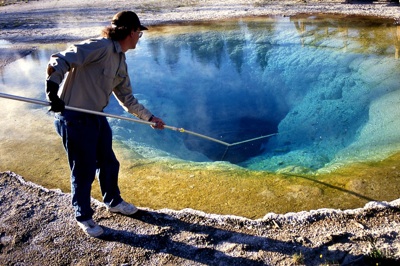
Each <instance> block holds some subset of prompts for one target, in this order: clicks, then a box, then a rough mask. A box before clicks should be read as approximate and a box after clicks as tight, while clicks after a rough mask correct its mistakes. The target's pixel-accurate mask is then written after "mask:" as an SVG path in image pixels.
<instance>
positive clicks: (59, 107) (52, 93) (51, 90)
mask: <svg viewBox="0 0 400 266" xmlns="http://www.w3.org/2000/svg"><path fill="white" fill-rule="evenodd" d="M58 88H59V86H58V84H57V83H55V82H53V81H50V80H47V81H46V95H47V100H48V101H49V102H50V109H49V111H53V112H55V113H57V112H62V111H64V110H65V103H64V101H63V100H61V99H60V97H58V95H57V93H58Z"/></svg>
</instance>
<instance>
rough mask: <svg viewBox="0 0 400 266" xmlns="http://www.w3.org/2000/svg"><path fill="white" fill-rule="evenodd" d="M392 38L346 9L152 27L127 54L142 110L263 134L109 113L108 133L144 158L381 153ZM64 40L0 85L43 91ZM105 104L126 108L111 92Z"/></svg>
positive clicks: (395, 125) (388, 122)
mask: <svg viewBox="0 0 400 266" xmlns="http://www.w3.org/2000/svg"><path fill="white" fill-rule="evenodd" d="M398 38H399V37H398V33H397V26H395V25H393V24H392V23H391V22H390V21H377V20H376V21H372V20H367V19H355V18H354V19H349V18H346V19H343V18H319V17H297V18H288V17H280V18H257V19H249V20H247V19H241V20H235V21H225V22H218V23H212V24H196V25H167V26H163V27H152V28H151V30H150V31H149V32H145V34H144V36H143V38H142V39H141V40H140V43H139V45H138V47H137V49H136V50H134V51H130V52H128V53H127V62H128V67H129V70H130V75H131V79H132V85H133V87H134V93H135V96H136V97H137V98H138V99H139V100H140V101H141V102H142V103H143V104H144V105H145V106H146V107H147V108H148V109H150V110H151V111H152V112H153V113H154V114H155V115H156V116H159V117H161V118H163V119H164V121H165V122H166V123H167V124H168V125H171V126H177V127H183V128H185V129H188V130H191V131H195V132H198V133H200V134H204V135H207V136H210V137H212V138H216V139H220V140H222V141H225V142H228V143H235V142H240V141H244V140H248V139H252V138H256V137H260V136H265V135H269V134H274V135H273V136H270V137H265V138H262V139H260V140H256V141H251V142H248V143H245V144H242V145H237V146H234V147H229V148H228V149H227V147H226V146H224V145H221V144H219V143H214V142H211V141H208V140H204V139H201V138H198V137H194V136H190V135H188V134H184V133H179V132H174V131H169V130H164V131H155V130H153V129H151V128H150V127H148V126H143V125H138V124H134V123H131V122H127V121H121V120H117V119H110V124H111V125H112V128H113V132H114V137H115V139H116V140H119V141H122V142H123V143H125V144H127V145H128V146H129V147H131V149H132V152H133V153H135V154H140V155H141V156H143V157H146V158H154V159H157V160H158V159H160V160H165V159H166V160H168V159H172V158H173V159H182V160H187V161H196V162H212V161H219V160H225V161H229V162H231V163H234V164H238V165H239V166H242V167H245V168H248V169H254V170H268V171H286V170H290V171H292V170H293V169H297V170H298V171H310V170H311V171H314V170H318V169H319V170H320V171H323V170H327V171H329V170H330V169H335V168H336V167H338V166H341V165H343V164H346V163H349V162H356V161H369V160H380V159H382V158H385V157H387V156H388V155H390V154H392V153H395V152H397V151H399V149H400V145H399V144H400V130H399V129H400V125H399V122H398V121H400V120H399V119H398V117H399V115H400V111H399V108H398V104H399V102H400V91H399V84H400V82H399V81H400V76H399V75H398V73H399V69H400V64H399V60H398V59H397V57H398V56H397V52H398ZM2 45H3V44H2ZM64 48H66V44H61V45H46V46H42V47H39V49H38V50H36V51H34V52H33V53H32V54H30V55H29V56H27V57H25V58H23V59H20V60H18V61H16V62H14V63H12V64H10V65H9V66H7V67H6V68H5V69H4V70H3V72H2V73H1V81H0V82H1V84H2V89H1V91H2V92H6V93H11V94H16V95H21V96H24V97H33V98H39V99H42V100H43V99H44V93H43V84H44V70H45V66H46V63H47V60H48V58H49V56H50V54H51V53H53V52H56V51H59V50H63V49H64ZM15 73H18V77H16V75H15ZM32 108H35V107H32ZM105 111H106V112H109V113H113V114H117V115H125V116H129V114H126V113H124V111H123V110H122V108H121V107H120V106H119V105H118V103H117V102H116V101H115V100H114V99H112V101H111V102H110V105H109V106H108V107H107V108H106V110H105Z"/></svg>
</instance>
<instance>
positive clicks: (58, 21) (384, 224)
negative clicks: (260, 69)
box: [0, 0, 400, 265]
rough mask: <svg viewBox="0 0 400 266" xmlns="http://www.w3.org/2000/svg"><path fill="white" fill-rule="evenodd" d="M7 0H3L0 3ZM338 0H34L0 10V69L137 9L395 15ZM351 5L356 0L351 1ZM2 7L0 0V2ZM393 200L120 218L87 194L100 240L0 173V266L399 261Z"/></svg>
mask: <svg viewBox="0 0 400 266" xmlns="http://www.w3.org/2000/svg"><path fill="white" fill-rule="evenodd" d="M7 2H10V1H5V3H7ZM344 2H345V1H266V0H264V1H261V0H260V1H255V0H254V1H250V0H249V1H245V0H238V1H234V0H227V1H218V3H215V1H211V0H205V1H200V0H192V1H190V0H187V1H174V0H173V1H163V2H162V3H160V1H155V0H154V1H144V0H142V1H135V2H134V3H132V1H127V0H123V1H118V3H117V4H116V2H114V1H106V0H94V1H90V3H88V2H87V1H78V0H69V1H59V0H40V1H33V2H32V1H26V2H18V3H17V4H12V5H5V6H1V7H0V40H6V41H9V42H11V43H12V44H13V46H12V47H10V46H4V47H3V46H2V45H1V43H0V71H1V67H2V66H4V65H6V64H8V63H9V62H12V61H13V60H15V59H16V58H18V57H21V56H25V55H26V54H29V53H30V52H31V51H32V50H33V49H35V45H37V43H43V42H48V43H52V42H64V41H67V42H70V41H75V40H81V39H83V38H88V37H93V36H97V35H98V32H99V30H100V29H101V28H102V27H103V26H104V25H106V24H107V21H109V19H110V16H112V15H113V14H114V13H115V12H117V11H119V10H122V9H130V10H135V11H137V13H139V16H140V17H141V19H142V22H143V24H147V25H155V24H166V23H183V22H188V21H199V20H216V19H224V18H232V17H241V16H254V15H257V16H258V15H294V14H300V13H310V14H312V13H319V14H321V13H327V14H328V13H329V14H332V13H335V14H337V13H340V14H346V15H364V16H381V17H385V18H390V19H393V20H394V21H395V22H397V20H398V19H399V18H400V9H399V7H398V6H395V5H391V4H387V3H379V4H354V3H353V4H345V3H344ZM353 2H354V1H353ZM0 3H1V2H0ZM399 206H400V200H396V201H393V202H389V203H388V202H370V203H368V204H367V205H366V206H365V207H364V208H360V209H356V210H345V211H340V210H332V209H320V210H316V211H311V212H300V213H287V214H284V215H277V214H273V213H270V214H267V215H266V216H265V217H264V218H263V219H258V220H250V219H245V218H241V217H235V216H221V215H212V214H207V213H203V212H199V211H195V210H191V209H185V210H181V211H172V210H168V209H163V210H157V211H155V210H151V209H145V208H141V209H140V212H139V213H138V214H135V215H134V216H132V217H126V216H121V215H116V214H111V213H109V212H108V211H107V210H106V208H105V207H104V206H103V205H102V204H101V203H100V202H98V201H96V200H93V208H94V209H95V210H96V216H95V217H94V218H95V220H96V221H98V222H99V224H100V225H101V226H103V228H104V229H105V232H106V233H105V235H104V236H103V237H102V238H99V239H96V238H89V237H87V236H86V235H84V234H83V233H82V232H81V231H80V229H78V227H77V225H76V223H75V222H74V219H73V212H72V209H71V207H70V195H69V194H65V193H61V192H60V191H54V190H48V189H46V188H43V187H40V186H38V185H35V184H33V183H30V182H26V181H24V179H23V178H22V177H21V176H19V175H17V174H15V173H13V172H3V173H0V213H1V214H0V264H1V265H301V264H305V265H335V264H337V265H389V264H393V265H397V264H399V263H400V236H399V232H400V226H399V225H400V215H399V212H398V207H399Z"/></svg>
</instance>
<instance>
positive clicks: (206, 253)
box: [101, 210, 365, 265]
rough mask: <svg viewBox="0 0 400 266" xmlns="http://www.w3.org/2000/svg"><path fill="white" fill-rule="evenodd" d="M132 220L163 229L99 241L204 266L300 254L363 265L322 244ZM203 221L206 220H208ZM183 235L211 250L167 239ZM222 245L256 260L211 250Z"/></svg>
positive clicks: (164, 220)
mask: <svg viewBox="0 0 400 266" xmlns="http://www.w3.org/2000/svg"><path fill="white" fill-rule="evenodd" d="M194 216H196V215H194ZM132 218H134V219H137V220H139V221H141V222H143V223H147V224H151V225H154V226H158V227H161V228H167V229H166V230H164V231H163V230H161V232H160V233H158V234H151V235H150V234H149V235H147V234H137V233H134V232H130V231H126V230H115V229H112V228H104V229H105V234H104V235H103V236H102V237H101V239H103V240H105V241H115V242H120V243H123V244H125V245H129V246H132V247H135V248H143V249H146V250H152V251H153V252H155V253H164V254H170V255H172V256H175V257H179V258H183V259H187V260H191V261H195V262H198V263H202V264H205V265H216V264H218V265H268V263H267V262H266V260H269V259H268V258H265V257H264V258H263V257H262V256H261V257H260V256H257V253H258V252H259V251H265V252H269V253H270V252H273V253H280V254H284V255H287V256H292V257H293V256H295V255H299V254H302V255H303V256H304V260H305V262H307V261H315V260H316V259H318V258H319V256H320V255H321V254H324V260H328V261H336V262H338V263H341V261H338V260H337V258H340V260H343V259H346V261H349V262H352V264H351V265H365V262H364V259H363V256H353V255H350V254H348V253H347V252H345V251H340V250H333V251H331V250H329V249H328V246H327V245H324V244H321V245H320V246H318V247H314V248H312V247H307V245H306V243H305V242H307V241H305V242H303V243H301V242H300V243H299V242H298V241H293V240H288V241H280V240H276V239H272V238H268V237H262V236H257V235H256V234H254V235H253V234H245V233H239V232H235V231H230V230H225V229H221V228H218V224H215V226H214V225H202V224H201V223H199V222H193V223H192V222H186V221H183V220H181V219H178V218H176V217H173V216H171V215H168V214H165V213H159V212H154V211H146V210H139V211H138V213H136V214H134V215H133V216H132ZM200 219H201V218H200ZM203 219H205V220H206V219H208V218H203ZM232 223H237V221H232ZM245 223H246V222H245V221H244V222H242V224H240V223H239V224H235V225H236V226H240V227H246V224H245ZM267 223H268V221H266V222H265V223H263V222H261V223H260V230H268V224H267ZM184 231H186V232H191V233H199V234H201V235H202V236H206V237H205V239H203V240H202V241H204V243H207V244H208V245H210V246H211V247H207V244H206V245H202V246H205V247H197V246H195V245H190V244H187V243H183V242H178V241H176V240H174V239H171V236H173V235H178V234H179V233H182V232H184ZM350 237H352V234H350V233H345V234H341V235H338V236H334V237H332V239H331V240H330V242H329V244H330V245H333V244H334V243H339V242H348V241H349V238H350ZM186 242H189V241H186ZM224 243H225V244H226V243H230V244H237V245H240V246H241V247H242V248H243V249H244V251H245V252H252V253H253V254H255V255H254V256H253V257H256V259H254V258H247V257H234V256H232V255H230V254H228V253H225V252H223V251H220V250H217V249H216V248H215V247H216V246H218V245H222V244H224ZM325 244H327V243H325ZM266 256H267V255H266ZM321 263H323V261H321Z"/></svg>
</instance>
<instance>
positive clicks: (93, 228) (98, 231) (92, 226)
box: [77, 219, 104, 237]
mask: <svg viewBox="0 0 400 266" xmlns="http://www.w3.org/2000/svg"><path fill="white" fill-rule="evenodd" d="M77 222H78V225H79V227H80V228H82V230H83V231H84V232H85V233H86V234H87V235H89V236H92V237H98V236H101V235H102V234H103V233H104V231H103V228H101V226H100V225H98V224H96V223H95V222H94V221H93V220H92V219H90V220H86V221H83V222H79V221H77Z"/></svg>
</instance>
